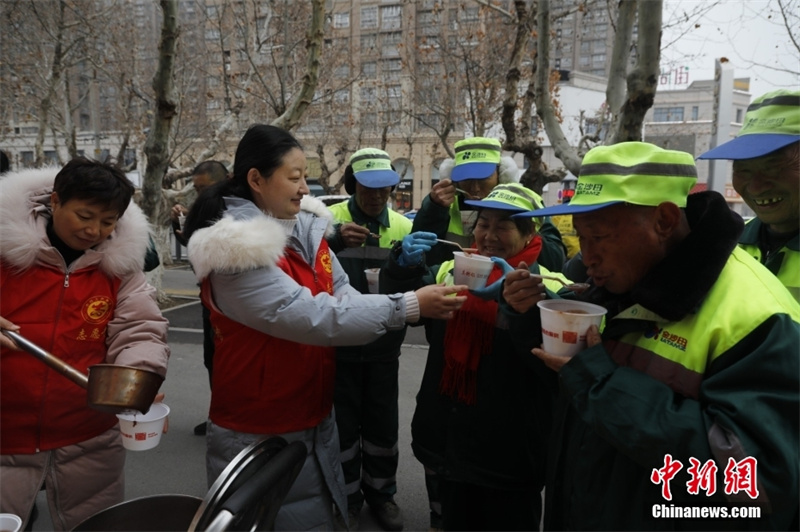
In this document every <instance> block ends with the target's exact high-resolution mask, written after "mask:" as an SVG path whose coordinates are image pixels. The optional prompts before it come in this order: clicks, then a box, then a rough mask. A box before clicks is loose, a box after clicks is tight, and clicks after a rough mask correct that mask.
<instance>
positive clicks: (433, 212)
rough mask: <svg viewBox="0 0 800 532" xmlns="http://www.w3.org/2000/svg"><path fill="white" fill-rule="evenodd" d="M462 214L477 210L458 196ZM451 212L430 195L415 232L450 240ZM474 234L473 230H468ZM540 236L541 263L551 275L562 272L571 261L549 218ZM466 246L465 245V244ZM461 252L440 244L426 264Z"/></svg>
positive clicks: (419, 212)
mask: <svg viewBox="0 0 800 532" xmlns="http://www.w3.org/2000/svg"><path fill="white" fill-rule="evenodd" d="M456 200H457V201H458V208H459V210H471V209H473V207H471V206H469V205H466V204H465V203H464V196H463V195H462V194H456ZM450 216H451V212H450V209H449V208H447V207H442V206H441V205H439V204H438V203H436V202H434V201H433V200H431V197H430V195H428V196H425V198H424V199H423V200H422V206H421V207H420V209H419V211H417V214H416V215H415V216H414V225H413V227H412V228H411V232H412V233H413V232H415V231H428V232H430V233H436V236H438V237H439V238H444V239H448V235H447V229H448V227H449V225H450ZM464 230H465V231H468V232H469V233H470V234H472V228H471V227H469V228H466V227H465V228H464ZM539 234H540V235H541V236H542V251H541V252H540V253H539V258H538V259H537V262H538V263H539V264H541V265H542V266H544V267H545V268H547V269H548V270H550V271H551V272H560V271H561V268H562V266H563V265H564V261H565V260H566V258H567V255H566V250H565V249H564V244H563V243H562V242H561V233H559V232H558V229H556V227H555V226H554V225H553V224H552V223H551V222H550V219H549V218H545V220H544V223H543V224H542V227H541V228H540V229H539ZM462 245H463V244H462ZM454 251H457V249H456V248H455V247H453V246H450V245H448V244H441V243H440V244H437V245H436V246H434V248H433V249H432V250H431V251H430V252H429V253H426V255H425V262H426V264H427V265H428V266H434V265H437V264H441V263H443V262H445V261H448V260H450V259H452V258H453V252H454Z"/></svg>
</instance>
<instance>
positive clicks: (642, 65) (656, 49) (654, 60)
mask: <svg viewBox="0 0 800 532" xmlns="http://www.w3.org/2000/svg"><path fill="white" fill-rule="evenodd" d="M663 4H664V2H663V0H651V1H648V2H639V7H638V14H639V38H638V41H637V42H638V48H639V57H638V61H637V63H636V68H635V69H634V70H633V71H632V72H631V73H630V74H629V75H628V97H627V99H626V101H625V104H624V105H623V107H622V112H621V114H620V117H619V127H618V129H617V130H616V131H615V132H614V136H613V139H612V142H611V143H617V142H626V141H637V140H642V123H643V122H644V115H645V113H646V112H647V110H648V109H650V108H651V107H652V106H653V100H654V99H655V96H656V89H657V88H658V75H659V59H660V57H661V18H662V16H661V13H662V11H663V10H664V5H663ZM573 173H574V172H573ZM575 175H577V174H575Z"/></svg>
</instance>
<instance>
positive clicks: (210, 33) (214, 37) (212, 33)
mask: <svg viewBox="0 0 800 532" xmlns="http://www.w3.org/2000/svg"><path fill="white" fill-rule="evenodd" d="M206 40H207V41H218V40H219V30H217V29H209V30H206Z"/></svg>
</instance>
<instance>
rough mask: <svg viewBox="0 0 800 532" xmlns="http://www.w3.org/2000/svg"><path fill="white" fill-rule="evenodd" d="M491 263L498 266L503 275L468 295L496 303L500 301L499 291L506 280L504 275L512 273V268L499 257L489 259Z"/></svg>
mask: <svg viewBox="0 0 800 532" xmlns="http://www.w3.org/2000/svg"><path fill="white" fill-rule="evenodd" d="M489 258H490V259H491V261H492V262H494V263H495V264H497V265H498V266H500V268H501V269H502V270H503V275H502V277H500V278H499V279H498V280H496V281H495V282H493V283H492V284H490V285H489V286H485V287H483V288H477V289H475V290H470V293H471V294H473V295H476V296H478V297H479V298H481V299H488V300H490V301H497V300H498V299H500V291H501V290H502V289H503V281H504V280H505V278H506V274H507V273H509V272H513V271H514V268H513V267H512V266H511V265H510V264H509V263H507V262H506V261H505V259H501V258H500V257H489Z"/></svg>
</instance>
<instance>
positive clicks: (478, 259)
mask: <svg viewBox="0 0 800 532" xmlns="http://www.w3.org/2000/svg"><path fill="white" fill-rule="evenodd" d="M453 258H454V259H455V265H454V267H453V278H454V281H455V284H465V285H467V286H468V287H469V289H470V290H475V289H477V288H483V287H484V286H486V280H487V279H488V278H489V274H490V273H491V272H492V268H494V262H492V260H491V259H490V258H489V257H484V256H482V255H478V254H477V253H470V254H466V253H463V252H461V251H456V252H454V253H453Z"/></svg>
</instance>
